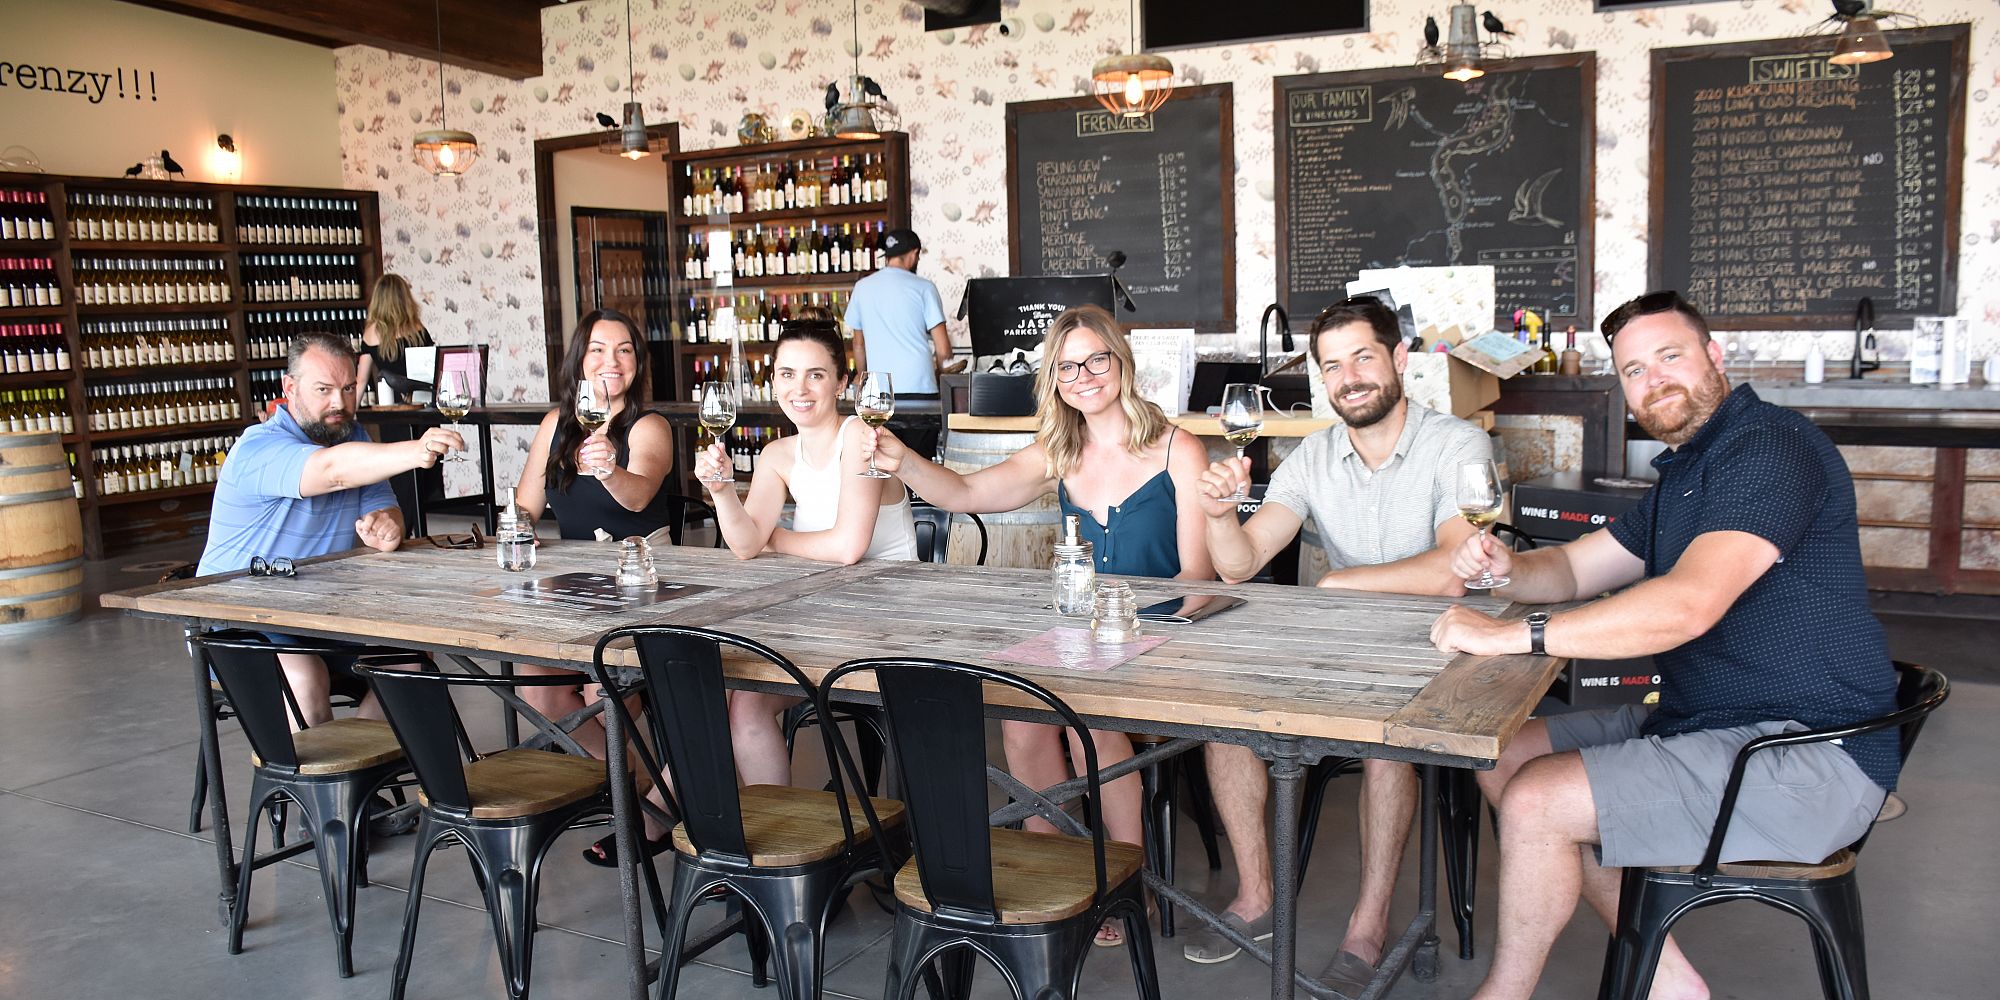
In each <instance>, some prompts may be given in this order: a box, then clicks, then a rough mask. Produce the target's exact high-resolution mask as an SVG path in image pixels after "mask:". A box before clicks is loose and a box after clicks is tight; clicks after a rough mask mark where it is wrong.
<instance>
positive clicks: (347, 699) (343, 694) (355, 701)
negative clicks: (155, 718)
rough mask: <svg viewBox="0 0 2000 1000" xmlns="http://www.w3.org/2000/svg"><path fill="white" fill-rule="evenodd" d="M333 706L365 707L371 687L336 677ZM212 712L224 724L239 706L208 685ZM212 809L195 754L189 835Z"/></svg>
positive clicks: (276, 818) (277, 826) (279, 839)
mask: <svg viewBox="0 0 2000 1000" xmlns="http://www.w3.org/2000/svg"><path fill="white" fill-rule="evenodd" d="M332 681H333V689H332V698H331V701H332V704H333V707H334V708H354V707H357V706H359V705H360V704H361V696H362V695H363V694H366V693H367V691H368V685H366V684H362V683H360V682H359V681H358V680H354V679H351V678H347V677H334V678H333V679H332ZM208 710H209V712H210V713H211V714H213V715H214V716H215V721H217V722H222V721H225V720H228V719H234V718H236V706H235V705H234V704H232V703H231V702H230V701H229V696H228V695H227V694H225V693H223V690H222V685H221V684H219V683H217V682H215V681H213V680H211V681H209V682H208ZM207 808H208V769H207V768H205V767H203V766H202V765H201V750H200V748H196V749H195V752H194V796H193V798H191V799H190V800H189V802H188V833H190V834H196V833H200V832H201V814H202V811H203V810H205V809H207ZM284 826H285V824H284V806H283V805H282V804H278V805H276V806H274V807H273V808H272V810H271V836H272V837H273V838H275V839H274V842H275V843H276V844H277V846H281V847H282V846H283V845H284V840H283V838H284Z"/></svg>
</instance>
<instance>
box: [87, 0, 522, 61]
mask: <svg viewBox="0 0 2000 1000" xmlns="http://www.w3.org/2000/svg"><path fill="white" fill-rule="evenodd" d="M126 2H128V3H135V4H138V5H139V6H142V7H152V8H154V9H156V10H164V11H168V12H170V13H174V14H183V15H186V16H188V17H195V18H200V19H202V20H204V21H214V22H216V23H218V24H227V25H230V26H231V27H237V28H245V29H248V30H250V31H256V32H262V33H264V34H268V35H276V36H278V37H280V38H289V39H291V40H293V41H299V42H307V43H310V44H313V45H324V46H327V47H328V48H335V47H338V46H342V45H373V46H375V47H376V48H381V49H388V50H389V51H391V52H401V53H403V54H405V55H411V56H418V57H421V58H425V59H436V58H437V57H438V31H437V25H436V23H435V21H434V20H433V16H432V8H431V5H430V4H428V3H422V2H421V0H256V2H245V0H126ZM438 2H439V3H440V5H441V8H440V11H439V13H441V14H442V16H443V21H444V61H445V62H447V63H450V64H451V65H453V66H462V67H464V68H466V69H472V70H478V71H479V72H482V73H492V74H495V75H498V76H504V77H508V78H509V79H514V80H522V79H526V78H528V77H531V76H540V75H542V8H543V7H545V6H551V4H549V3H546V2H543V0H438Z"/></svg>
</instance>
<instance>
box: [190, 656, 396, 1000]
mask: <svg viewBox="0 0 2000 1000" xmlns="http://www.w3.org/2000/svg"><path fill="white" fill-rule="evenodd" d="M193 642H194V644H195V646H196V648H197V649H198V650H200V652H201V656H202V658H203V660H204V661H206V663H207V665H208V668H209V670H210V671H211V672H212V674H213V676H214V677H215V680H216V684H217V685H218V686H220V688H221V689H222V692H223V696H224V697H225V698H226V699H227V700H228V702H229V704H230V705H232V706H234V707H235V716H236V721H237V722H238V723H239V724H241V725H242V727H243V735H245V736H246V737H248V738H249V740H250V751H251V765H252V775H253V777H252V780H251V785H250V813H249V817H248V818H247V820H246V821H245V829H244V833H243V863H242V865H241V866H240V867H239V868H238V869H237V872H238V874H237V885H236V899H237V904H236V906H235V907H233V908H231V910H230V913H229V953H230V954H231V955H236V954H240V953H241V952H242V951H243V924H244V921H245V919H246V918H247V916H248V913H249V909H250V906H249V900H250V877H251V875H252V874H253V873H254V872H256V870H257V869H259V868H263V867H265V866H267V865H272V864H276V863H278V862H280V861H284V860H286V859H288V858H292V857H295V856H297V855H299V854H302V853H304V852H306V851H308V850H310V851H312V852H314V854H315V855H316V856H317V859H318V861H319V871H320V882H321V885H322V887H323V888H324V891H325V894H326V909H327V916H328V917H329V918H330V919H331V920H332V922H333V933H334V938H335V950H334V954H335V958H336V960H337V961H338V963H339V968H340V975H341V976H342V977H343V978H344V977H347V976H352V975H354V947H353V944H354V893H355V889H356V888H357V887H358V886H360V885H364V884H366V883H367V881H368V868H367V848H368V842H367V836H368V804H369V798H370V796H372V795H373V794H374V793H375V791H376V790H377V789H379V788H381V787H382V786H383V785H384V784H385V783H387V782H388V781H389V780H391V779H392V778H394V777H396V776H397V775H398V774H401V773H402V772H404V771H406V770H408V769H409V764H408V763H407V762H406V761H405V760H404V758H403V751H402V749H401V748H400V747H398V746H397V745H396V737H395V736H394V735H393V734H392V733H391V732H390V731H389V727H388V726H387V725H386V724H384V723H382V722H379V721H375V720H372V719H352V718H347V719H334V720H332V721H330V722H324V723H321V724H320V725H317V726H311V727H307V726H306V724H305V719H304V715H303V713H302V712H300V710H299V704H298V698H297V697H296V696H295V695H294V694H293V693H292V688H291V685H290V684H289V683H288V682H287V681H286V680H285V672H284V668H283V667H282V666H280V664H279V662H278V654H280V653H298V654H309V655H315V656H354V655H387V656H394V657H396V658H398V659H402V660H408V659H410V658H411V657H413V656H415V655H417V654H412V653H409V652H406V651H403V650H385V649H381V648H373V647H355V646H338V645H335V644H332V643H326V642H320V643H312V642H294V643H274V642H271V641H270V640H268V639H266V638H265V637H264V636H263V635H261V634H259V633H255V632H245V631H237V630H231V631H223V632H209V633H204V634H201V635H198V636H195V637H194V639H193ZM292 722H296V723H297V724H298V726H299V729H298V731H297V732H293V731H292V728H291V723H292ZM282 801H289V802H292V803H294V804H296V805H297V806H298V807H299V809H300V810H302V811H303V812H304V813H305V817H306V826H307V828H308V829H310V830H311V832H312V839H310V840H302V841H299V842H297V843H295V844H292V845H290V846H282V847H278V848H277V849H274V850H272V851H271V852H270V853H268V854H265V855H264V856H262V857H258V855H257V824H258V820H259V818H260V817H261V814H262V813H264V811H265V810H267V809H270V810H274V811H275V810H276V808H277V804H278V803H279V802H282ZM282 823H283V821H282V819H278V820H275V822H274V825H275V826H277V827H279V828H282Z"/></svg>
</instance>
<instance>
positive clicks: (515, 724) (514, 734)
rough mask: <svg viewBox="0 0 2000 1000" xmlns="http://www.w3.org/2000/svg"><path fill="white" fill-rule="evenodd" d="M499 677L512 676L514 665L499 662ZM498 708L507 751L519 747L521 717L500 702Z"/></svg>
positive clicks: (507, 705)
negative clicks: (505, 735) (505, 736)
mask: <svg viewBox="0 0 2000 1000" xmlns="http://www.w3.org/2000/svg"><path fill="white" fill-rule="evenodd" d="M500 676H502V677H512V676H514V664H513V663H512V662H511V661H508V660H501V661H500ZM500 708H501V712H500V727H501V731H502V732H504V733H506V734H507V749H509V750H512V749H513V748H515V747H517V746H520V745H521V717H520V716H519V715H516V714H514V706H512V705H509V704H507V703H506V702H501V704H500Z"/></svg>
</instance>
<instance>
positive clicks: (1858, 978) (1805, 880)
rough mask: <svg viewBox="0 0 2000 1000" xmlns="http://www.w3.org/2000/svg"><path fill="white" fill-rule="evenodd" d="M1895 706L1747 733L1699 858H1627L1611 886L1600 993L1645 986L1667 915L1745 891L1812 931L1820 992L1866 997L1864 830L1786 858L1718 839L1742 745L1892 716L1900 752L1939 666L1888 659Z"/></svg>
mask: <svg viewBox="0 0 2000 1000" xmlns="http://www.w3.org/2000/svg"><path fill="white" fill-rule="evenodd" d="M1896 671H1897V675H1898V690H1897V697H1896V702H1897V704H1898V705H1899V706H1900V707H1899V708H1898V709H1897V710H1896V711H1895V712H1892V713H1890V714H1888V715H1885V716H1882V717H1880V718H1877V719H1873V720H1870V721H1868V722H1862V723H1858V724H1856V725H1852V726H1839V727H1834V728H1828V729H1815V730H1806V731H1802V732H1796V733H1778V734H1776V735H1772V736H1763V737H1759V738H1757V739H1754V740H1751V741H1750V742H1748V743H1745V744H1744V745H1743V748H1742V749H1741V750H1738V751H1737V753H1736V762H1735V763H1734V764H1733V765H1731V767H1730V769H1729V783H1728V784H1727V785H1725V786H1723V790H1722V804H1721V807H1720V809H1719V810H1718V812H1717V814H1716V818H1715V829H1714V831H1713V832H1712V833H1711V834H1710V835H1709V838H1708V849H1707V850H1706V851H1705V852H1704V853H1703V855H1702V859H1701V864H1699V865H1690V866H1681V867H1673V868H1664V867H1663V868H1627V869H1625V875H1624V882H1623V885H1622V888H1621V889H1620V892H1619V896H1618V925H1617V927H1616V928H1614V930H1613V933H1612V935H1611V942H1610V944H1609V945H1608V946H1606V948H1605V955H1604V977H1603V980H1602V981H1601V983H1600V984H1599V986H1598V994H1597V995H1598V998H1599V1000H1640V998H1643V997H1644V996H1645V995H1646V993H1647V991H1649V990H1650V989H1652V985H1653V972H1654V969H1655V968H1656V967H1657V966H1658V964H1659V960H1660V951H1661V949H1662V948H1663V947H1665V944H1666V940H1667V933H1668V932H1669V931H1671V930H1672V929H1673V926H1674V923H1675V922H1676V921H1678V920H1680V918H1681V917H1683V916H1685V915H1687V914H1688V913H1690V912H1692V911H1694V910H1698V909H1700V908H1702V907H1704V906H1712V905H1714V904H1716V903H1724V902H1729V901H1731V900H1737V899H1754V900H1756V901H1758V902H1760V903H1763V904H1765V905H1767V906H1771V907H1774V908H1776V909H1779V910H1783V911H1785V912H1786V913H1790V914H1791V915H1793V916H1795V917H1798V918H1799V919H1801V920H1803V921H1805V923H1806V926H1807V927H1808V928H1809V929H1810V930H1811V931H1812V941H1813V954H1814V956H1815V958H1816V959H1817V962H1818V965H1819V979H1820V990H1821V991H1822V993H1823V994H1824V995H1825V996H1826V997H1828V998H1829V1000H1835V998H1837V1000H1867V998H1868V966H1867V961H1866V957H1867V956H1866V951H1867V949H1866V946H1865V942H1864V939H1863V937H1862V933H1861V889H1860V886H1859V884H1858V883H1857V882H1856V881H1855V878H1854V863H1855V856H1856V855H1857V854H1858V853H1859V852H1860V851H1861V847H1862V845H1863V844H1865V843H1867V842H1868V835H1867V834H1865V833H1864V834H1863V835H1862V836H1861V839H1859V840H1856V841H1855V842H1854V843H1852V844H1849V845H1848V846H1846V847H1844V848H1841V849H1840V850H1838V851H1835V852H1834V853H1833V855H1832V856H1831V857H1828V858H1826V859H1825V860H1823V861H1820V862H1819V863H1817V864H1803V863H1797V862H1785V861H1744V862H1731V863H1726V864H1725V863H1722V862H1721V857H1722V842H1723V839H1724V837H1725V836H1726V835H1727V834H1728V832H1729V822H1730V820H1731V819H1732V818H1733V817H1734V816H1735V813H1736V798H1737V795H1738V793H1739V792H1740V791H1741V790H1742V787H1743V773H1744V770H1745V769H1746V768H1747V767H1748V766H1749V763H1750V757H1751V755H1753V754H1755V753H1757V752H1759V751H1762V750H1768V749H1770V748H1772V747H1788V746H1798V745H1800V744H1805V743H1825V742H1828V741H1830V740H1841V739H1850V738H1852V737H1855V736H1860V735H1862V734H1864V733H1872V732H1875V731H1877V730H1881V729H1888V728H1890V727H1892V726H1894V727H1897V728H1899V729H1900V730H1901V733H1900V734H1899V735H1900V736H1901V744H1902V753H1903V759H1904V760H1906V761H1907V760H1908V759H1909V754H1910V749H1911V748H1912V747H1913V746H1915V745H1916V742H1917V734H1918V733H1919V732H1921V731H1922V729H1923V725H1924V720H1925V719H1926V718H1928V717H1929V715H1930V713H1931V712H1933V711H1935V710H1936V709H1937V707H1938V706H1939V705H1942V704H1944V702H1945V699H1946V698H1948V697H1950V696H1951V683H1950V682H1949V681H1947V680H1946V679H1945V676H1944V675H1943V674H1940V673H1938V672H1937V671H1935V670H1932V669H1930V668H1928V667H1920V666H1916V665H1914V664H1908V663H1898V664H1896Z"/></svg>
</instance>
